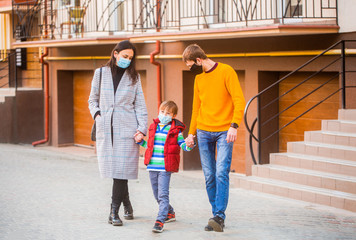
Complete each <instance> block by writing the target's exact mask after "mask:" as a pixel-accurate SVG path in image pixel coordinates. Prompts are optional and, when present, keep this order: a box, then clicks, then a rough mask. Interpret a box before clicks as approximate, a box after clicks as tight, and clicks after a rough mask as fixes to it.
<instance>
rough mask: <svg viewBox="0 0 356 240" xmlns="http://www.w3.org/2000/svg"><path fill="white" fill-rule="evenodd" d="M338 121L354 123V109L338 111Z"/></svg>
mask: <svg viewBox="0 0 356 240" xmlns="http://www.w3.org/2000/svg"><path fill="white" fill-rule="evenodd" d="M339 120H348V121H356V109H339Z"/></svg>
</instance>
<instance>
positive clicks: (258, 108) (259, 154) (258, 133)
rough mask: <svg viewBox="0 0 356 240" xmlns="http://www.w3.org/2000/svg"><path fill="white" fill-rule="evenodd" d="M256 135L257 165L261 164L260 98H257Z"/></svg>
mask: <svg viewBox="0 0 356 240" xmlns="http://www.w3.org/2000/svg"><path fill="white" fill-rule="evenodd" d="M257 131H258V132H257V135H258V141H257V144H258V164H261V156H262V149H261V148H262V146H261V135H262V134H261V98H260V96H258V97H257Z"/></svg>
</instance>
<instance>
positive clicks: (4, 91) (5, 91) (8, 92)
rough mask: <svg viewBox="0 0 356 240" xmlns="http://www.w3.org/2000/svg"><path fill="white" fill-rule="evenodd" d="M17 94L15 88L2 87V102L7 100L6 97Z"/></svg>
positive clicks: (0, 92) (0, 93) (0, 99)
mask: <svg viewBox="0 0 356 240" xmlns="http://www.w3.org/2000/svg"><path fill="white" fill-rule="evenodd" d="M15 95H16V91H15V88H0V104H1V103H4V102H5V98H6V97H14V96H15Z"/></svg>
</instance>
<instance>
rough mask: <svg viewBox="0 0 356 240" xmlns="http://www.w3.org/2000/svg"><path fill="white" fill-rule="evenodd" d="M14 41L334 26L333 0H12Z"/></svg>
mask: <svg viewBox="0 0 356 240" xmlns="http://www.w3.org/2000/svg"><path fill="white" fill-rule="evenodd" d="M13 16H14V26H16V27H15V29H14V36H15V37H16V39H21V40H25V39H27V40H31V39H32V40H33V39H43V38H46V39H54V38H56V39H58V38H70V37H92V36H100V35H103V36H104V35H117V34H125V33H136V32H139V33H142V32H154V31H156V30H157V29H159V30H160V31H192V30H193V31H195V30H203V29H214V28H216V29H217V28H219V29H221V28H235V27H249V26H256V25H272V24H289V23H293V24H298V23H303V24H313V23H314V24H335V25H336V24H337V0H194V1H192V0H57V1H55V0H37V1H35V0H13Z"/></svg>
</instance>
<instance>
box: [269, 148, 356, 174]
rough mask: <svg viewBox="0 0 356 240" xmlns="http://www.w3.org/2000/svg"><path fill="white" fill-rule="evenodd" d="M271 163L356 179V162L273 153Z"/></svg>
mask: <svg viewBox="0 0 356 240" xmlns="http://www.w3.org/2000/svg"><path fill="white" fill-rule="evenodd" d="M270 163H271V164H275V165H282V166H287V167H293V168H302V169H309V170H315V171H323V172H329V173H335V174H342V175H347V176H354V177H356V161H348V160H341V159H334V158H326V157H318V156H310V155H304V154H296V153H272V154H270Z"/></svg>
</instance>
